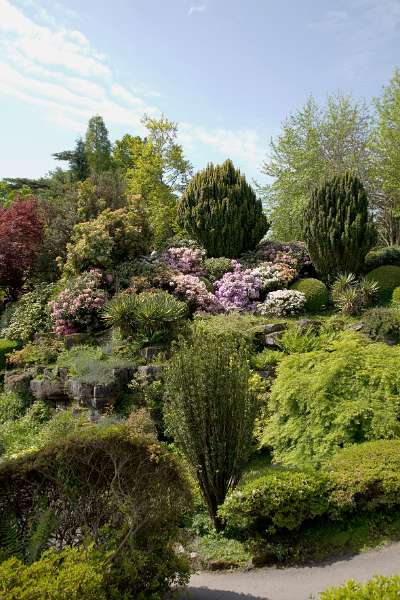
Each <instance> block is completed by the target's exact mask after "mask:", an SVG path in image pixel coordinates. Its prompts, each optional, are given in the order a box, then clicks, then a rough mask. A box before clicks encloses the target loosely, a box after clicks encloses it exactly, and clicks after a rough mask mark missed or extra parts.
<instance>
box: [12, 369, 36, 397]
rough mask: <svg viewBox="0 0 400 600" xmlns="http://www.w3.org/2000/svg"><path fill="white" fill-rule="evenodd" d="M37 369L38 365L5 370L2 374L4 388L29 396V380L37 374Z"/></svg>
mask: <svg viewBox="0 0 400 600" xmlns="http://www.w3.org/2000/svg"><path fill="white" fill-rule="evenodd" d="M39 371H40V369H39V368H38V367H31V368H29V369H24V370H23V371H20V370H14V371H6V372H5V374H4V389H5V390H8V391H10V392H15V393H16V394H19V395H21V396H25V397H29V396H30V395H31V390H30V383H31V380H32V379H34V378H35V377H37V376H38V374H39Z"/></svg>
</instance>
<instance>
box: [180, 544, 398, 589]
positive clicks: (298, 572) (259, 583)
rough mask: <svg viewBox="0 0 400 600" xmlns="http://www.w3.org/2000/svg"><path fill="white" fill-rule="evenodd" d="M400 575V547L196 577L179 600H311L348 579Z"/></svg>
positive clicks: (194, 576) (388, 547) (193, 577)
mask: <svg viewBox="0 0 400 600" xmlns="http://www.w3.org/2000/svg"><path fill="white" fill-rule="evenodd" d="M397 573H400V543H396V544H390V545H388V546H384V547H383V548H381V549H379V550H372V551H369V552H365V553H362V554H357V555H356V556H352V557H349V558H341V559H339V560H336V561H331V562H325V563H323V564H320V565H313V566H308V567H289V568H282V569H278V568H276V567H265V568H262V569H253V570H250V571H244V572H238V571H236V572H235V571H234V572H224V573H207V572H204V573H198V574H196V575H193V576H192V578H191V580H190V584H189V587H188V589H187V590H186V591H185V592H183V593H182V594H181V595H180V597H179V598H180V600H246V599H247V600H308V599H309V598H310V596H311V595H312V594H317V593H319V592H321V591H323V590H324V589H326V588H327V587H330V586H337V585H341V584H342V583H344V582H345V581H347V580H348V579H357V580H359V581H363V580H366V579H369V578H370V577H372V576H373V575H375V574H379V575H394V574H397Z"/></svg>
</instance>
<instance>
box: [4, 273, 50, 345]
mask: <svg viewBox="0 0 400 600" xmlns="http://www.w3.org/2000/svg"><path fill="white" fill-rule="evenodd" d="M54 289H55V286H54V285H53V284H46V283H41V284H39V285H37V286H36V287H35V289H34V290H32V291H31V292H28V293H26V294H23V296H21V298H20V299H19V300H18V302H17V303H16V305H15V307H14V311H13V313H12V316H11V319H10V322H9V324H8V327H7V328H6V329H5V330H3V335H4V336H5V337H8V338H11V339H12V340H19V341H21V342H27V341H29V340H31V339H32V338H33V335H34V334H35V333H37V332H43V331H49V330H50V328H51V320H50V314H49V310H48V301H49V298H50V296H51V294H52V293H53V291H54Z"/></svg>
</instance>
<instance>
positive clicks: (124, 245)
mask: <svg viewBox="0 0 400 600" xmlns="http://www.w3.org/2000/svg"><path fill="white" fill-rule="evenodd" d="M150 237H151V236H150V229H149V225H148V222H147V218H146V214H145V212H144V210H143V208H142V205H141V202H140V201H139V200H132V202H131V204H130V205H129V206H128V207H126V208H119V209H117V210H114V211H112V210H110V209H109V208H106V209H105V210H104V211H103V212H101V213H100V214H99V216H98V217H97V218H96V219H94V220H92V221H86V222H84V223H78V224H77V225H75V226H74V229H73V233H72V237H71V241H70V242H69V243H68V244H67V260H66V263H65V265H64V275H65V276H66V277H69V276H73V275H76V274H78V273H81V272H82V271H85V270H87V269H89V268H91V267H98V268H100V269H112V267H113V266H114V265H116V264H117V263H119V262H121V261H122V260H129V259H134V258H137V257H138V256H140V255H142V254H144V253H146V251H148V249H149V244H150Z"/></svg>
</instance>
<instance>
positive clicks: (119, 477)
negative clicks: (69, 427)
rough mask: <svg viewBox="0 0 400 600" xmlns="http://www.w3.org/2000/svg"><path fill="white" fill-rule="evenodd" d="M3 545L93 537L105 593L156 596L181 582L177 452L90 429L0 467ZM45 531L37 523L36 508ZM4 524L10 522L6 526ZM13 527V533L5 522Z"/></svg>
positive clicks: (183, 498) (186, 496)
mask: <svg viewBox="0 0 400 600" xmlns="http://www.w3.org/2000/svg"><path fill="white" fill-rule="evenodd" d="M0 490H1V491H0V514H1V515H2V516H3V519H4V520H3V523H2V527H0V537H1V538H2V539H1V540H0V543H1V545H2V548H3V550H7V548H8V550H9V553H10V554H13V553H14V552H15V546H16V547H18V548H19V552H20V554H21V558H27V557H28V555H29V548H30V541H31V540H32V538H33V537H35V539H36V543H37V544H38V543H39V541H40V547H41V548H46V546H48V545H49V543H50V540H51V544H55V545H56V546H57V547H58V548H63V547H65V545H69V546H73V547H80V546H82V544H83V543H93V544H94V545H95V547H96V552H99V553H101V554H102V555H103V558H104V561H105V565H104V568H103V581H104V588H105V590H106V597H107V598H114V597H115V598H117V597H118V598H119V597H123V598H126V600H128V599H132V600H133V599H137V598H141V597H142V598H144V599H145V598H149V599H150V598H151V599H152V600H161V598H162V596H163V594H164V593H165V592H167V591H168V589H169V588H170V586H171V585H172V584H173V583H177V584H182V583H185V582H186V581H187V577H188V569H187V565H186V562H185V561H184V560H183V559H182V558H180V557H177V556H176V554H175V553H174V550H173V547H174V544H175V543H176V541H177V535H178V525H179V522H180V520H181V519H182V517H183V515H184V514H185V513H186V511H188V509H189V508H190V504H191V493H190V489H189V484H188V481H187V478H186V475H185V472H184V468H183V467H182V466H181V464H180V461H179V458H178V456H177V455H176V453H172V452H171V451H170V450H168V448H167V447H166V446H162V445H159V444H157V443H156V442H155V441H154V439H153V438H151V439H149V438H147V437H143V438H141V437H139V436H138V435H137V433H135V432H134V430H131V429H130V428H129V426H128V425H112V426H108V427H100V426H92V427H90V426H88V427H86V428H85V429H84V430H82V432H81V433H80V434H79V435H76V434H75V435H72V436H69V437H67V438H64V439H62V440H57V441H55V442H53V443H50V444H49V445H47V446H46V447H45V448H43V449H42V450H40V451H38V452H35V453H30V454H27V455H25V456H23V457H21V458H19V459H14V460H11V461H7V462H3V463H2V464H1V465H0ZM44 510H45V511H46V514H47V515H49V517H51V520H50V524H51V526H49V527H48V528H43V527H41V529H40V539H39V540H38V533H37V531H38V527H39V526H40V523H41V519H43V511H44ZM7 523H8V528H7ZM12 524H14V525H13V534H12V535H10V528H11V526H12Z"/></svg>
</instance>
